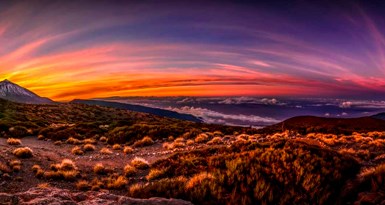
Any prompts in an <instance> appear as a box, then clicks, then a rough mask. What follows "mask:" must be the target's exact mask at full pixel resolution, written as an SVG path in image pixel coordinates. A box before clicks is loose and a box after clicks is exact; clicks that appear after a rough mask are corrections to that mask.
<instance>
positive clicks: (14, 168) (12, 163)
mask: <svg viewBox="0 0 385 205" xmlns="http://www.w3.org/2000/svg"><path fill="white" fill-rule="evenodd" d="M9 166H10V167H11V169H12V171H14V172H19V171H20V170H21V161H20V160H16V159H15V160H12V161H10V162H9Z"/></svg>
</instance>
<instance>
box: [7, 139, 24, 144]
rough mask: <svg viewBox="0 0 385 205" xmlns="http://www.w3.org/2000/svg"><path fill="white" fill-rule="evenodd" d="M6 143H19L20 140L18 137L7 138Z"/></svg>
mask: <svg viewBox="0 0 385 205" xmlns="http://www.w3.org/2000/svg"><path fill="white" fill-rule="evenodd" d="M7 143H8V144H9V145H21V140H20V139H15V138H8V139H7Z"/></svg>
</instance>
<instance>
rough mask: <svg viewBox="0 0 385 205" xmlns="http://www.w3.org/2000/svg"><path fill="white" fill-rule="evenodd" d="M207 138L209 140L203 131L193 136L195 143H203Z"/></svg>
mask: <svg viewBox="0 0 385 205" xmlns="http://www.w3.org/2000/svg"><path fill="white" fill-rule="evenodd" d="M208 140H209V136H207V134H205V133H201V134H199V135H198V136H197V137H196V138H195V142H196V143H204V142H207V141H208Z"/></svg>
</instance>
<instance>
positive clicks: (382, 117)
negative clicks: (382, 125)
mask: <svg viewBox="0 0 385 205" xmlns="http://www.w3.org/2000/svg"><path fill="white" fill-rule="evenodd" d="M371 117H373V118H376V119H380V120H385V112H382V113H378V114H376V115H372V116H371Z"/></svg>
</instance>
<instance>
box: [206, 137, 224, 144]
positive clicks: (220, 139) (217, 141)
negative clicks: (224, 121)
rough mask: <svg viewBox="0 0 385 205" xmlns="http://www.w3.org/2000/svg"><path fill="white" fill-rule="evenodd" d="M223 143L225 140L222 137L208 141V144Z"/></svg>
mask: <svg viewBox="0 0 385 205" xmlns="http://www.w3.org/2000/svg"><path fill="white" fill-rule="evenodd" d="M222 143H223V141H222V138H221V137H214V138H213V139H212V140H210V141H208V142H207V144H208V145H218V144H222Z"/></svg>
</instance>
